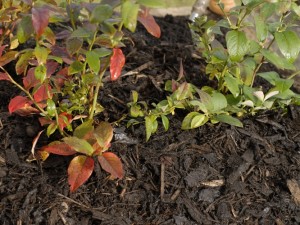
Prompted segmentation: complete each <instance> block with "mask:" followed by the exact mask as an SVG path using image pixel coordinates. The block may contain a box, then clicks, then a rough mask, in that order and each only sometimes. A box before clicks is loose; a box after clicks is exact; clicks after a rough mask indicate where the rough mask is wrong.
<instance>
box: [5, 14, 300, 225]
mask: <svg viewBox="0 0 300 225" xmlns="http://www.w3.org/2000/svg"><path fill="white" fill-rule="evenodd" d="M158 23H159V25H160V26H161V28H162V38H161V39H155V38H153V37H150V35H148V34H146V32H145V31H144V29H142V28H140V29H139V30H138V32H136V33H135V34H133V35H131V42H132V43H133V44H131V45H130V47H129V48H127V49H126V50H125V53H126V55H127V57H126V60H127V62H126V65H125V68H124V72H123V77H122V78H121V79H119V80H118V81H116V82H111V83H106V86H105V87H106V88H105V89H104V91H105V93H104V94H103V93H101V95H100V98H99V100H100V101H101V103H102V105H103V106H105V107H106V110H105V112H104V113H103V114H102V115H101V116H100V118H99V119H106V120H109V121H110V122H113V121H116V120H118V119H119V118H120V117H121V116H122V115H123V114H125V113H127V110H128V109H127V106H126V103H127V102H129V101H130V92H131V90H136V91H137V92H138V93H139V94H140V98H141V100H145V101H147V102H148V103H149V104H151V103H152V102H158V101H160V100H162V99H163V97H164V95H165V92H164V91H163V87H164V85H163V84H164V81H166V80H168V79H172V78H173V79H176V78H177V76H178V74H179V70H180V63H181V62H182V65H183V68H184V71H185V79H186V80H187V81H188V82H193V83H194V84H197V85H200V86H202V85H205V84H207V82H209V81H208V80H207V78H206V77H205V74H204V73H203V72H202V71H204V68H205V65H204V62H201V60H200V59H198V58H197V57H194V56H193V51H192V50H193V45H192V41H191V35H190V31H189V29H188V27H187V18H185V17H171V16H167V17H165V18H164V19H158ZM17 94H19V91H18V90H16V89H14V88H13V87H12V85H11V84H9V83H6V82H1V84H0V107H1V108H0V110H1V111H0V122H1V123H0V140H1V142H0V149H1V151H0V193H1V194H0V209H1V212H0V221H1V224H53V225H54V224H55V225H60V224H81V225H88V224H107V225H112V224H118V225H123V224H124V225H125V224H128V225H129V224H176V225H180V224H187V225H189V224H251V225H252V224H277V225H282V224H299V223H300V207H299V203H300V202H299V201H300V200H299V198H300V196H299V185H300V146H299V145H300V109H299V108H297V107H290V108H289V109H288V110H287V111H286V112H283V111H279V112H274V111H272V112H264V113H261V114H260V115H257V116H255V117H248V118H244V119H243V124H244V128H236V127H232V126H229V125H224V124H217V125H214V126H212V125H209V124H208V125H205V126H201V127H200V128H197V129H194V130H191V131H182V130H181V129H180V126H181V125H180V124H181V121H182V119H183V115H181V112H180V111H179V112H177V113H176V114H175V116H174V117H173V119H172V120H171V124H170V129H169V131H168V132H164V131H163V130H162V129H161V130H159V131H158V133H157V134H155V135H153V136H152V137H151V139H150V141H148V142H147V143H145V134H144V133H145V128H144V126H143V125H137V126H134V127H131V128H129V129H125V126H126V120H124V121H122V122H121V123H120V126H119V127H118V128H116V129H115V139H114V141H113V143H112V148H111V151H113V152H115V153H116V154H117V155H118V156H120V157H121V159H122V161H123V163H124V167H125V171H126V175H125V177H124V179H122V180H118V181H115V180H114V181H112V180H109V179H108V175H107V173H105V172H103V171H102V170H101V169H100V167H96V168H95V171H94V173H93V175H92V177H91V179H89V180H88V181H87V182H86V183H85V184H84V185H82V186H81V187H80V188H79V189H78V190H77V191H76V192H75V193H73V194H70V192H69V186H68V182H67V172H66V169H67V167H68V163H69V161H70V158H68V157H67V158H66V157H60V156H51V157H50V158H49V159H48V160H47V161H45V162H43V163H37V162H32V163H30V162H28V156H29V155H30V152H31V151H30V149H31V142H32V139H33V137H34V136H35V135H36V133H37V132H38V131H39V129H40V128H39V125H38V124H37V120H36V119H34V118H24V117H19V116H16V115H9V113H8V112H7V105H8V103H9V100H10V99H11V98H12V97H13V96H15V95H17ZM101 96H110V98H107V97H105V98H102V97H101ZM47 143H48V140H47V139H46V138H45V137H42V138H41V140H40V141H39V143H38V146H43V145H45V144H47ZM297 204H298V205H297Z"/></svg>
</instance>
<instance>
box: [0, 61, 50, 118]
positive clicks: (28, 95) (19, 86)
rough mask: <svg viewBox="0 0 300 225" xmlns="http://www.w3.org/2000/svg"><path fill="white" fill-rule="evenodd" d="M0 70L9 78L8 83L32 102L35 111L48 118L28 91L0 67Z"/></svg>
mask: <svg viewBox="0 0 300 225" xmlns="http://www.w3.org/2000/svg"><path fill="white" fill-rule="evenodd" d="M0 69H2V70H3V71H4V73H6V75H7V76H8V77H9V79H10V82H12V83H13V84H14V85H15V86H17V87H18V88H19V89H20V90H21V91H23V92H24V93H25V94H26V95H27V97H28V98H29V99H30V100H31V101H32V102H33V104H34V105H35V107H37V109H38V110H39V111H40V112H41V113H43V114H44V115H45V116H46V117H48V118H49V116H47V112H46V111H45V110H44V109H42V108H41V107H40V106H39V105H38V104H37V102H36V101H35V100H34V98H33V97H32V95H31V94H30V93H29V91H27V90H26V89H24V88H23V87H22V86H21V85H20V84H18V83H17V82H16V81H15V80H14V79H13V78H12V77H11V76H10V74H9V73H8V72H7V71H6V70H5V69H4V68H3V67H2V66H0Z"/></svg>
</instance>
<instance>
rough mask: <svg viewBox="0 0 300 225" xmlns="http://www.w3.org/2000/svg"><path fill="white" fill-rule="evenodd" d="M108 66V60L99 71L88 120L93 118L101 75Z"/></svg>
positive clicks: (100, 84)
mask: <svg viewBox="0 0 300 225" xmlns="http://www.w3.org/2000/svg"><path fill="white" fill-rule="evenodd" d="M108 65H109V60H108V61H107V63H106V64H105V66H104V68H103V70H102V71H101V73H100V80H99V82H98V83H97V85H96V87H95V91H94V96H93V103H92V107H91V108H90V112H89V117H88V119H89V120H92V119H93V117H94V114H95V110H96V106H97V99H98V95H99V91H100V88H101V86H102V78H103V75H104V73H105V71H106V69H107V67H108Z"/></svg>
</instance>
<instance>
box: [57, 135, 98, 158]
mask: <svg viewBox="0 0 300 225" xmlns="http://www.w3.org/2000/svg"><path fill="white" fill-rule="evenodd" d="M63 141H64V142H65V143H66V144H68V145H70V146H71V147H72V148H73V149H74V150H75V151H76V152H80V153H83V154H85V155H88V156H91V155H93V153H94V149H93V147H92V146H91V145H90V144H89V143H88V142H87V141H86V140H84V139H79V138H78V137H65V138H63Z"/></svg>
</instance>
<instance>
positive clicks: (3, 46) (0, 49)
mask: <svg viewBox="0 0 300 225" xmlns="http://www.w3.org/2000/svg"><path fill="white" fill-rule="evenodd" d="M0 35H1V33H0ZM7 46H8V45H2V46H1V47H0V57H1V56H2V53H3V50H4V49H5V48H6V47H7Z"/></svg>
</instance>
